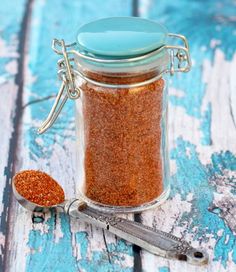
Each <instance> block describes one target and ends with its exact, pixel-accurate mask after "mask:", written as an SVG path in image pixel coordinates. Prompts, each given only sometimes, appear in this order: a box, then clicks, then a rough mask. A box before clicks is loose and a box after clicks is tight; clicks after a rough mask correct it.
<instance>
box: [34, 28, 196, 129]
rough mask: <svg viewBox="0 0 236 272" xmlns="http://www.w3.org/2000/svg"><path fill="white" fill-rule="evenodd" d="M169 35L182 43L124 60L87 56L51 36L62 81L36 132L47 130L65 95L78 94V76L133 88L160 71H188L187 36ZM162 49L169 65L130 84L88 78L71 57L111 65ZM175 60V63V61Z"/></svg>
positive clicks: (150, 80)
mask: <svg viewBox="0 0 236 272" xmlns="http://www.w3.org/2000/svg"><path fill="white" fill-rule="evenodd" d="M168 37H169V38H177V40H178V41H180V42H181V43H182V44H183V45H164V46H162V47H160V48H158V49H156V50H154V51H152V52H149V53H147V54H144V55H141V56H138V57H131V58H127V59H102V58H98V57H95V56H89V55H86V54H84V53H82V52H79V51H78V50H75V49H74V46H75V45H76V43H72V44H68V45H66V44H65V42H64V40H57V39H54V40H53V42H52V49H53V51H54V52H55V53H56V54H58V55H62V56H63V58H62V59H60V60H59V61H58V62H57V64H58V76H59V78H60V79H61V81H62V84H61V87H60V89H59V92H58V94H57V97H56V100H55V102H54V104H53V106H52V109H51V111H50V113H49V115H48V117H47V119H46V120H45V121H44V122H43V124H42V125H41V127H40V128H39V129H38V133H39V134H42V133H44V132H45V131H46V130H47V129H49V128H50V127H51V126H52V125H53V123H54V122H55V121H56V119H57V117H58V115H59V113H60V112H61V110H62V108H63V106H64V105H65V103H66V101H67V99H68V98H70V99H73V100H75V99H77V98H79V97H80V88H79V87H77V86H75V81H74V79H75V77H76V76H79V77H80V78H82V79H84V80H85V81H87V82H89V83H92V84H94V85H97V86H100V87H104V88H134V87H140V86H144V85H146V84H149V83H152V82H154V81H155V80H158V79H159V78H161V77H162V76H163V75H164V74H166V73H170V75H174V73H176V72H188V71H189V70H190V69H191V59H190V55H189V46H188V42H187V39H186V38H185V37H184V36H183V35H179V34H173V33H169V34H168ZM163 50H168V51H170V52H169V56H170V61H169V63H170V65H169V68H167V69H165V70H163V71H161V72H160V73H159V74H158V75H157V76H154V77H153V78H151V79H148V80H145V81H142V82H138V83H132V84H119V85H117V84H109V83H103V82H98V81H95V80H92V79H91V78H89V77H87V76H86V75H84V74H83V73H82V72H80V71H79V70H78V69H74V66H73V63H74V61H75V57H78V58H79V59H83V60H87V61H92V62H95V63H103V64H112V63H123V64H125V63H130V62H138V61H141V60H144V59H147V58H150V57H152V56H154V55H156V54H159V53H161V52H162V51H163ZM175 60H177V62H176V61H175Z"/></svg>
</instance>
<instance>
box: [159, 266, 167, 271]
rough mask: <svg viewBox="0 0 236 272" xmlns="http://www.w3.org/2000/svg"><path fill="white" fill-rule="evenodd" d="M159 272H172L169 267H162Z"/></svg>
mask: <svg viewBox="0 0 236 272" xmlns="http://www.w3.org/2000/svg"><path fill="white" fill-rule="evenodd" d="M158 272H170V269H169V267H167V266H162V267H160V268H159V269H158Z"/></svg>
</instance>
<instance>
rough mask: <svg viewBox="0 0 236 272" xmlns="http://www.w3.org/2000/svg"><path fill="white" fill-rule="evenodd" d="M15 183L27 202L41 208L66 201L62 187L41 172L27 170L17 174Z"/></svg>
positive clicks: (14, 179)
mask: <svg viewBox="0 0 236 272" xmlns="http://www.w3.org/2000/svg"><path fill="white" fill-rule="evenodd" d="M13 182H14V185H15V188H16V190H17V192H18V193H19V194H20V195H21V196H23V197H24V198H26V199H27V200H29V201H31V202H33V203H35V204H37V205H40V206H46V207H49V206H53V205H56V204H59V203H62V202H63V201H64V200H65V194H64V191H63V189H62V188H61V186H60V185H59V184H58V183H57V182H56V181H55V180H54V179H53V178H51V177H50V176H49V175H47V174H46V173H43V172H41V171H36V170H25V171H22V172H19V173H17V174H16V175H15V176H14V178H13Z"/></svg>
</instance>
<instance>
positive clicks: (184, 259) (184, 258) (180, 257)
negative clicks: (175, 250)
mask: <svg viewBox="0 0 236 272" xmlns="http://www.w3.org/2000/svg"><path fill="white" fill-rule="evenodd" d="M178 260H180V261H185V262H187V256H186V255H185V254H179V255H178Z"/></svg>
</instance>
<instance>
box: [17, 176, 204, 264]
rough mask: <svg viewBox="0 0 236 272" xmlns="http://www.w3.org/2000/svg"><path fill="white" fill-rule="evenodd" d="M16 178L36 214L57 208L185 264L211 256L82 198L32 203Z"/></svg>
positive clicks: (22, 201) (25, 204) (26, 204)
mask: <svg viewBox="0 0 236 272" xmlns="http://www.w3.org/2000/svg"><path fill="white" fill-rule="evenodd" d="M14 178H15V177H13V179H12V189H13V193H14V195H15V197H16V199H17V201H18V202H19V203H20V204H21V205H22V206H23V207H24V208H26V209H27V210H30V211H34V212H47V211H49V210H50V209H57V210H59V211H61V212H65V213H67V214H68V215H69V216H71V217H73V218H77V219H80V220H84V221H85V222H87V223H91V224H94V225H96V226H99V227H101V228H103V229H106V230H108V231H110V232H111V233H113V234H115V235H117V236H119V237H120V238H123V239H125V240H127V241H129V242H131V243H133V244H135V245H138V246H140V247H142V248H144V249H146V250H148V251H149V252H151V253H154V254H156V255H159V256H162V257H165V258H168V259H177V260H181V261H186V262H188V263H190V264H194V265H204V264H207V263H208V255H207V253H206V252H204V251H202V250H198V249H195V248H193V247H192V246H190V244H189V243H187V242H186V241H183V240H182V239H180V238H178V237H176V236H174V235H172V234H170V233H166V232H163V231H160V230H155V229H153V228H151V227H148V226H145V225H142V224H140V223H137V222H133V221H130V220H127V219H123V218H120V217H116V216H114V215H112V214H108V213H101V212H100V211H97V210H95V209H93V208H91V207H88V206H87V204H86V203H85V202H84V201H82V200H80V199H71V200H66V201H64V202H63V203H59V204H57V205H54V206H51V207H46V206H40V205H37V204H36V203H33V202H31V201H29V200H27V199H26V198H24V197H23V196H22V195H20V194H19V192H18V191H17V189H16V186H15V182H14Z"/></svg>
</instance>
